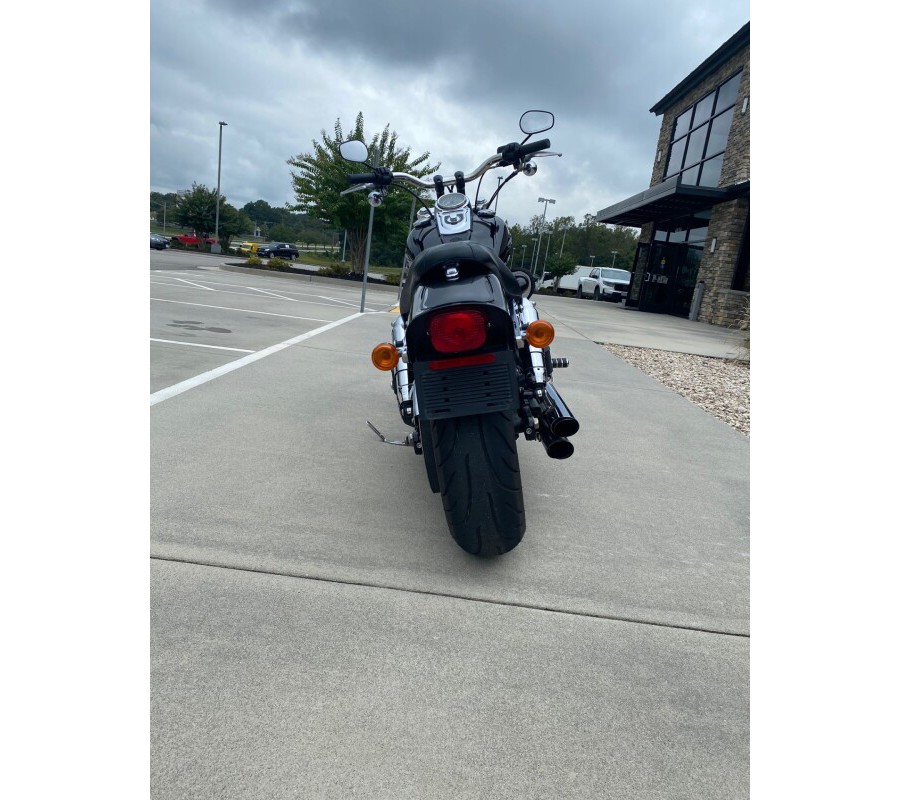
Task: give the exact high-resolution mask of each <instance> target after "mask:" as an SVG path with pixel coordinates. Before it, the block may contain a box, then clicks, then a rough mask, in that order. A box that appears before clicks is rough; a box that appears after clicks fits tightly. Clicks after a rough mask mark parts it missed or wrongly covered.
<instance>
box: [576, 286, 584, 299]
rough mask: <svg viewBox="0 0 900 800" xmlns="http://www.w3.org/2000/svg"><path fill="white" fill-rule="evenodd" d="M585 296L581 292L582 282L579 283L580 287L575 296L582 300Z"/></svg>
mask: <svg viewBox="0 0 900 800" xmlns="http://www.w3.org/2000/svg"><path fill="white" fill-rule="evenodd" d="M583 296H584V295H582V294H581V284H578V288H577V289H576V290H575V297H576V298H578V299H579V300H580V299H581V298H582V297H583Z"/></svg>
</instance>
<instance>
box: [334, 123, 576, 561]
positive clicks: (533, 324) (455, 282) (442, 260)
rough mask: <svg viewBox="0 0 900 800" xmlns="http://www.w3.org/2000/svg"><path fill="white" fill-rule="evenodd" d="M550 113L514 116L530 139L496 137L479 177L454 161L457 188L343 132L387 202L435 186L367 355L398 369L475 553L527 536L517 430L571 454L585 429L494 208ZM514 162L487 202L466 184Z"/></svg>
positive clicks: (432, 478)
mask: <svg viewBox="0 0 900 800" xmlns="http://www.w3.org/2000/svg"><path fill="white" fill-rule="evenodd" d="M553 123H554V117H553V114H551V113H549V112H546V111H527V112H525V114H523V115H522V117H521V119H520V120H519V127H520V129H521V130H522V132H523V133H524V134H526V136H525V138H524V139H523V140H522V141H521V142H511V143H509V144H506V145H504V146H502V147H500V148H498V149H497V153H496V154H495V155H493V156H491V157H490V158H488V159H487V160H485V161H484V162H483V163H482V164H481V165H480V166H479V167H478V168H477V169H476V170H475V171H474V172H472V173H471V174H470V175H464V174H463V173H462V172H456V173H455V174H454V176H453V181H452V183H451V185H450V186H449V187H448V186H447V185H445V183H444V179H443V177H442V176H440V175H435V176H433V177H432V178H430V179H429V180H422V179H420V178H417V177H415V176H413V175H408V174H406V173H402V172H396V173H395V172H391V171H390V170H389V169H386V168H384V167H376V168H373V167H371V165H370V164H369V154H368V150H367V148H366V146H365V144H364V143H363V142H359V141H347V142H343V143H342V144H341V148H340V149H341V155H342V156H343V157H344V158H345V159H346V160H348V161H353V162H357V163H364V164H366V165H367V166H369V167H370V169H372V171H371V172H367V173H362V174H358V175H350V176H348V177H349V181H350V183H351V184H356V185H355V186H354V187H353V188H352V189H347V190H346V191H345V192H343V194H346V193H347V192H352V191H358V190H360V189H363V190H369V196H368V199H369V203H370V204H371V205H373V206H379V205H381V204H382V203H383V201H384V193H385V192H386V190H387V187H388V186H390V185H392V184H395V185H397V186H401V187H402V188H404V189H405V190H406V191H410V193H411V194H413V195H414V196H416V197H418V199H419V200H420V201H422V198H420V197H419V196H418V195H417V194H415V192H412V191H411V190H410V189H407V188H406V187H407V186H411V187H413V188H414V189H420V190H433V191H434V192H435V195H436V201H435V202H434V205H433V207H429V206H428V205H426V204H425V203H424V201H422V204H423V208H422V210H420V211H419V214H418V216H419V218H418V220H417V221H416V222H415V223H414V225H413V226H412V229H411V230H410V233H409V236H408V238H407V241H406V253H405V259H404V268H403V272H402V275H401V284H400V296H399V311H400V315H399V316H398V317H397V319H396V320H395V321H394V323H393V328H392V336H391V342H389V343H382V344H379V345H377V346H376V347H375V349H374V350H373V351H372V362H373V364H374V365H375V366H376V367H377V368H378V369H380V370H384V371H390V373H391V379H392V386H393V390H394V393H395V395H396V397H397V403H398V405H399V409H400V416H401V417H402V418H403V421H404V422H405V423H406V424H407V425H409V426H410V427H411V428H412V432H411V433H409V434H408V435H407V437H406V439H405V441H391V440H388V439H387V438H386V437H384V436H383V435H382V434H381V433H380V432H379V431H378V429H377V428H375V426H374V425H372V423H371V422H368V425H369V427H370V428H372V430H373V431H375V433H376V434H377V435H378V436H379V437H380V438H381V440H382V441H383V442H387V443H389V444H399V445H407V446H411V447H412V448H413V450H414V451H415V452H416V453H418V454H420V455H422V456H423V457H424V460H425V469H426V471H427V474H428V482H429V484H430V486H431V490H432V491H433V492H440V495H441V499H442V501H443V506H444V513H445V515H446V518H447V524H448V525H449V527H450V532H451V533H452V535H453V538H454V539H455V540H456V542H457V543H458V544H459V546H460V547H462V548H463V549H464V550H466V551H467V552H469V553H473V554H475V555H480V556H490V555H497V554H500V553H506V552H508V551H509V550H512V549H513V548H514V547H515V546H516V545H517V544H519V542H520V541H521V540H522V537H523V536H524V534H525V506H524V503H523V499H522V480H521V474H520V471H519V458H518V453H517V451H516V439H517V438H518V437H519V436H520V435H521V436H524V437H525V439H527V440H535V439H537V440H538V441H540V442H541V444H542V445H543V446H544V449H545V450H546V452H547V454H548V455H549V456H550V457H551V458H555V459H562V458H568V457H569V456H571V455H572V453H573V450H574V448H573V446H572V444H571V442H570V441H569V439H568V437H569V436H572V435H573V434H574V433H576V432H577V431H578V421H577V420H576V419H575V417H574V416H572V413H571V411H570V410H569V409H568V408H567V407H566V405H565V403H564V402H563V400H562V398H561V397H560V396H559V393H558V392H557V391H556V389H555V388H554V386H553V383H552V375H553V371H554V369H556V368H560V367H566V366H568V361H567V360H566V359H563V358H552V357H551V355H550V347H549V346H550V343H551V342H552V341H553V336H554V331H553V326H552V325H551V324H550V323H549V322H547V321H546V320H542V319H540V318H539V316H538V313H537V309H536V308H535V305H534V303H533V302H532V301H531V300H530V299H529V298H530V297H531V295H532V293H533V291H534V287H535V280H534V276H532V275H531V274H529V273H528V272H524V271H513V270H511V269H510V267H509V266H507V265H508V263H509V261H510V259H511V257H512V253H513V243H512V237H511V236H510V233H509V229H508V228H507V225H506V223H505V222H504V221H503V220H502V219H501V218H500V217H498V216H497V214H496V211H495V210H491V205H492V204H493V205H495V207H496V203H495V201H496V199H497V197H498V195H499V192H500V190H501V189H502V188H503V186H505V185H506V184H507V183H508V182H509V181H510V180H511V179H512V178H513V177H514V176H515V175H518V174H519V173H520V172H523V173H525V174H526V175H534V173H535V172H536V171H537V167H536V166H535V164H534V162H533V161H532V160H530V159H531V158H533V157H536V156H550V155H560V154H559V153H550V152H547V151H548V148H549V147H550V140H549V139H541V140H540V141H535V142H530V143H529V141H528V140H529V139H530V138H531V137H532V136H533V135H534V134H537V133H542V132H543V131H547V130H549V129H550V128H552V127H553ZM498 167H511V168H512V172H511V173H510V174H509V175H508V176H507V177H506V180H505V181H504V182H503V183H502V184H501V185H499V186H498V187H497V190H496V191H495V192H494V193H493V195H492V196H491V197H490V198H489V199H488V200H487V201H483V200H478V189H477V188H476V192H475V201H474V203H473V202H470V201H469V198H468V197H467V196H466V185H467V184H470V183H473V182H474V181H476V180H477V181H479V184H478V185H479V186H480V181H481V178H482V176H483V175H484V174H485V173H486V172H488V171H489V170H491V169H496V168H498Z"/></svg>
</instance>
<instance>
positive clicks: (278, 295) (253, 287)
mask: <svg viewBox="0 0 900 800" xmlns="http://www.w3.org/2000/svg"><path fill="white" fill-rule="evenodd" d="M246 288H247V289H252V290H253V291H254V292H262V293H263V294H268V295H271V296H272V297H280V298H281V299H282V300H290V301H291V302H292V303H299V302H300V301H299V300H297V298H296V297H285V296H284V295H283V294H275V292H270V291H268V290H267V289H257V288H256V287H255V286H247V287H246Z"/></svg>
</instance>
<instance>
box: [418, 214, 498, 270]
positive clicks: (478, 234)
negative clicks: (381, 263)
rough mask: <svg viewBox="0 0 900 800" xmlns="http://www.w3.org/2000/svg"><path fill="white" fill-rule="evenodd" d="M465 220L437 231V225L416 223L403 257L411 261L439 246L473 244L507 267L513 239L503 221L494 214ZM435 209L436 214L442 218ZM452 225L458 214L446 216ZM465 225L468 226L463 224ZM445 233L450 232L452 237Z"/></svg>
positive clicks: (433, 222) (470, 217)
mask: <svg viewBox="0 0 900 800" xmlns="http://www.w3.org/2000/svg"><path fill="white" fill-rule="evenodd" d="M464 210H465V211H466V212H468V213H467V214H466V215H465V216H468V217H469V219H465V218H464V219H462V220H460V223H461V224H456V225H451V224H446V223H444V224H443V225H442V226H441V227H442V228H443V231H442V230H439V227H438V224H437V223H436V222H435V220H433V219H431V218H426V219H422V220H419V221H418V222H416V224H415V225H414V226H413V229H412V230H411V231H410V232H409V236H407V237H406V256H407V258H408V259H409V260H410V261H412V260H413V259H414V258H415V257H416V256H417V255H419V254H420V253H422V252H424V251H425V250H428V249H429V248H431V247H434V246H435V245H438V244H445V243H448V242H476V243H478V244H481V245H484V246H485V247H487V248H489V249H491V250H492V251H493V252H494V254H495V255H496V256H497V257H498V258H499V259H500V260H501V261H503V262H504V263H508V260H509V256H510V253H511V249H512V236H510V233H509V228H508V227H507V225H506V221H505V220H504V219H502V218H501V217H498V216H497V215H496V214H495V213H494V212H493V211H484V210H478V211H472V210H471V209H464ZM441 213H442V212H441V211H440V210H439V209H437V208H436V209H435V214H441ZM445 216H447V218H448V219H449V220H450V221H451V223H452V222H453V221H454V220H456V219H457V217H458V216H462V215H461V214H457V215H454V216H450V215H445ZM466 222H468V225H467V224H466ZM447 231H453V232H452V233H450V232H447Z"/></svg>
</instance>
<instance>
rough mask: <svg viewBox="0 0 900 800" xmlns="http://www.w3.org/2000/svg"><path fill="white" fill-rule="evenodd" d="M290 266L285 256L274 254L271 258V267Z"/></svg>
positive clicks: (282, 267) (285, 267)
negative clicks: (279, 256)
mask: <svg viewBox="0 0 900 800" xmlns="http://www.w3.org/2000/svg"><path fill="white" fill-rule="evenodd" d="M289 266H290V264H289V263H288V262H287V261H285V260H284V259H283V258H278V256H273V257H272V258H270V259H269V264H268V267H269V269H287V268H288V267H289Z"/></svg>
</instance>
